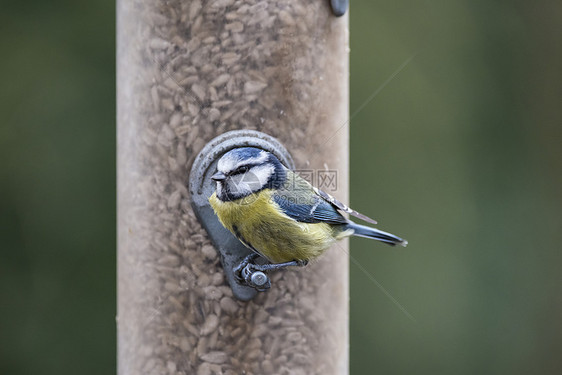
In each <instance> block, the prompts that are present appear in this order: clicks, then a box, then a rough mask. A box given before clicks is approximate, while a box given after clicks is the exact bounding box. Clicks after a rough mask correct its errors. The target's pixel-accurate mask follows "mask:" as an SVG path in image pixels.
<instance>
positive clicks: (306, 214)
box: [273, 190, 348, 224]
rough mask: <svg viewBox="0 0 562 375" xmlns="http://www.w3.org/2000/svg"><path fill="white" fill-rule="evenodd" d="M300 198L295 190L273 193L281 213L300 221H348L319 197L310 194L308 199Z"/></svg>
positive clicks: (330, 222)
mask: <svg viewBox="0 0 562 375" xmlns="http://www.w3.org/2000/svg"><path fill="white" fill-rule="evenodd" d="M299 198H301V199H299ZM302 198H303V197H302V196H300V197H299V196H298V194H295V192H292V191H286V190H284V191H283V190H281V191H277V192H276V193H275V194H274V195H273V199H274V200H275V203H277V205H278V206H279V207H280V208H281V210H283V213H285V215H287V216H289V217H290V218H292V219H294V220H296V221H299V222H301V223H321V222H322V223H328V224H347V223H348V220H347V219H346V218H345V217H343V216H342V215H341V214H340V213H339V212H338V211H337V210H336V208H335V207H334V206H332V205H331V204H330V203H328V202H326V201H325V200H323V199H322V198H321V197H319V196H314V195H310V196H309V198H308V199H302Z"/></svg>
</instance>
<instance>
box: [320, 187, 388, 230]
mask: <svg viewBox="0 0 562 375" xmlns="http://www.w3.org/2000/svg"><path fill="white" fill-rule="evenodd" d="M312 189H314V192H315V193H316V194H318V195H319V196H320V197H321V198H322V199H324V200H325V201H327V202H328V203H330V204H332V205H334V207H336V208H337V209H338V210H342V211H343V212H347V213H348V214H350V215H351V216H355V217H356V218H358V219H361V220H363V221H366V222H368V223H371V224H377V221H376V220H373V219H371V218H370V217H368V216H365V215H363V214H362V213H359V212H357V211H355V210H352V209H351V208H349V207H347V206H346V205H345V204H343V203H342V202H340V201H338V200H337V199H336V198H334V197H332V196H331V195H330V194H328V193H326V192H323V191H322V190H320V189H318V188H316V187H314V186H313V187H312Z"/></svg>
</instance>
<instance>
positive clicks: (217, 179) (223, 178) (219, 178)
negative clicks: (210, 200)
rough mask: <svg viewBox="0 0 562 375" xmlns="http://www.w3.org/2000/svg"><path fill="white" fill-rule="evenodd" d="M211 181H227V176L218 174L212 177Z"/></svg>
mask: <svg viewBox="0 0 562 375" xmlns="http://www.w3.org/2000/svg"><path fill="white" fill-rule="evenodd" d="M211 179H212V180H213V181H217V182H218V181H224V180H225V179H226V175H225V174H224V173H222V172H217V173H215V174H214V175H212V176H211Z"/></svg>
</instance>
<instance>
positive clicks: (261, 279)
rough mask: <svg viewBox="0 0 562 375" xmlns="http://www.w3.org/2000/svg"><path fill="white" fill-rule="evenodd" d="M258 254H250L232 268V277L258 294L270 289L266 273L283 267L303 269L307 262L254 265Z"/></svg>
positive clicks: (293, 261)
mask: <svg viewBox="0 0 562 375" xmlns="http://www.w3.org/2000/svg"><path fill="white" fill-rule="evenodd" d="M257 257H258V254H250V255H248V256H247V257H246V258H244V260H242V262H240V264H239V265H238V266H237V267H236V268H234V276H235V277H236V280H237V281H238V282H239V283H240V284H245V285H247V286H250V287H252V288H254V289H256V290H258V291H260V292H263V291H265V290H267V289H269V288H271V281H270V280H269V277H267V275H266V274H265V272H266V271H271V270H278V269H282V268H285V267H291V266H293V267H295V266H296V267H304V266H306V265H307V264H308V260H292V261H290V262H285V263H268V264H255V263H253V261H254V260H255V259H256V258H257Z"/></svg>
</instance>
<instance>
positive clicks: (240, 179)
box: [227, 164, 275, 197]
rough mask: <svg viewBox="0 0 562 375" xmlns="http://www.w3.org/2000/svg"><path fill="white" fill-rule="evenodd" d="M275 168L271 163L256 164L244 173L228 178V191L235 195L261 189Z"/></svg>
mask: <svg viewBox="0 0 562 375" xmlns="http://www.w3.org/2000/svg"><path fill="white" fill-rule="evenodd" d="M274 170H275V168H274V167H273V165H270V164H264V165H258V166H255V167H253V168H250V170H249V171H248V172H246V173H242V174H237V175H234V176H231V177H229V178H228V180H227V181H228V189H229V192H230V193H231V194H233V195H235V196H240V197H241V196H247V195H250V194H252V193H254V192H256V191H258V190H261V189H262V188H263V187H264V186H265V185H266V184H267V181H269V178H270V177H271V175H272V174H273V171H274Z"/></svg>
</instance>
